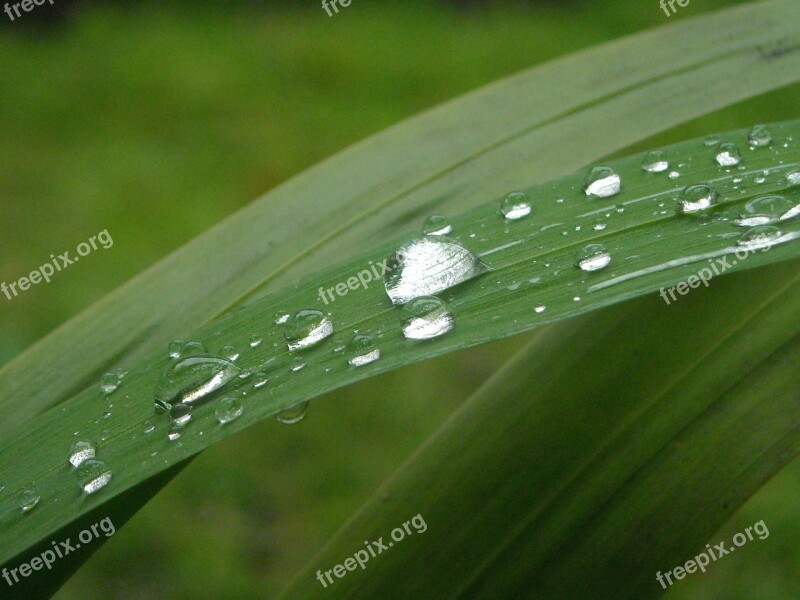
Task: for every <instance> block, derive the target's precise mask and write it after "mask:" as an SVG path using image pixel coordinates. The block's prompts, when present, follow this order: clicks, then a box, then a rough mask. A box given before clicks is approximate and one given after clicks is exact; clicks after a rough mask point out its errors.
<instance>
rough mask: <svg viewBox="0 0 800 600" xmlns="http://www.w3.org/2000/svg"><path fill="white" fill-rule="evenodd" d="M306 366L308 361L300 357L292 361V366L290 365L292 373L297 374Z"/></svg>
mask: <svg viewBox="0 0 800 600" xmlns="http://www.w3.org/2000/svg"><path fill="white" fill-rule="evenodd" d="M305 366H306V361H305V360H303V359H302V358H301V357H299V356H298V357H297V358H295V359H294V360H293V361H292V364H290V365H289V369H291V371H292V373H297V372H298V371H299V370H300V369H302V368H303V367H305Z"/></svg>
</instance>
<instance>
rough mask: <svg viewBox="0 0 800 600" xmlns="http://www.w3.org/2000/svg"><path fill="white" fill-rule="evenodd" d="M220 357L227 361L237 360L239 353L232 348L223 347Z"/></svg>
mask: <svg viewBox="0 0 800 600" xmlns="http://www.w3.org/2000/svg"><path fill="white" fill-rule="evenodd" d="M222 356H224V357H225V358H227V359H228V360H237V359H238V358H239V352H237V350H236V348H234V347H233V346H225V347H224V348H223V349H222Z"/></svg>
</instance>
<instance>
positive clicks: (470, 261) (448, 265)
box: [384, 236, 490, 304]
mask: <svg viewBox="0 0 800 600" xmlns="http://www.w3.org/2000/svg"><path fill="white" fill-rule="evenodd" d="M388 269H389V272H388V273H387V274H386V275H385V276H384V287H385V289H386V293H387V294H388V295H389V298H390V299H391V300H392V303H393V304H405V303H406V302H408V301H409V300H412V299H414V298H417V297H419V296H426V295H430V294H436V293H438V292H441V291H444V290H446V289H449V288H451V287H453V286H455V285H458V284H459V283H463V282H465V281H467V280H469V279H472V278H474V277H477V276H478V275H481V274H483V273H486V272H488V271H489V270H490V269H489V267H488V266H487V265H486V264H484V263H483V261H481V260H480V259H479V258H478V257H477V256H475V255H474V254H473V253H472V252H470V251H469V250H468V249H467V248H466V247H465V246H463V245H462V244H461V243H460V242H457V241H456V240H452V239H449V238H442V237H436V236H433V237H431V236H428V237H423V238H421V239H417V240H413V241H411V242H409V243H407V244H404V245H403V246H402V247H401V248H400V249H399V250H397V252H395V253H394V254H393V255H392V257H391V258H390V259H389V261H388Z"/></svg>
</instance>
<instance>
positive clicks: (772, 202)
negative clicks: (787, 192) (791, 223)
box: [735, 195, 800, 227]
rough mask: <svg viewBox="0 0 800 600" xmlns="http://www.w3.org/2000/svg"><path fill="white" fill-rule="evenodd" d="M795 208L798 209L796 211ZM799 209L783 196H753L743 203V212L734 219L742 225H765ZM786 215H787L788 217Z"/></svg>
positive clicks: (792, 214)
mask: <svg viewBox="0 0 800 600" xmlns="http://www.w3.org/2000/svg"><path fill="white" fill-rule="evenodd" d="M795 209H798V210H797V211H796V210H795ZM798 212H800V209H799V208H798V206H795V205H794V204H793V203H792V202H790V201H789V200H787V199H786V198H784V197H783V196H778V195H770V196H761V197H759V198H754V199H753V200H750V201H749V202H747V203H746V204H745V205H744V213H743V214H742V216H741V217H740V218H739V219H737V220H736V221H735V223H736V224H737V225H740V226H742V227H754V226H757V225H766V224H768V223H774V222H776V221H780V220H782V219H786V218H791V217H793V216H795V215H796V214H797V213H798ZM786 215H789V216H788V217H787V216H786Z"/></svg>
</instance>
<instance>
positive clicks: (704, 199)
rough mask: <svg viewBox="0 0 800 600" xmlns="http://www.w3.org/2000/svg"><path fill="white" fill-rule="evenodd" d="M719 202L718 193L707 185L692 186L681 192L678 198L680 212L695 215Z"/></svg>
mask: <svg viewBox="0 0 800 600" xmlns="http://www.w3.org/2000/svg"><path fill="white" fill-rule="evenodd" d="M716 202H717V192H716V191H715V190H714V189H713V188H712V187H710V186H708V185H705V184H699V185H690V186H689V187H687V188H684V189H683V191H681V193H680V196H679V198H678V212H679V213H683V214H687V215H688V214H694V213H698V212H701V211H704V210H706V209H707V208H710V207H711V206H713V205H714V204H716Z"/></svg>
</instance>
